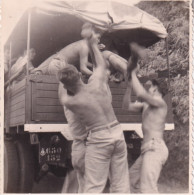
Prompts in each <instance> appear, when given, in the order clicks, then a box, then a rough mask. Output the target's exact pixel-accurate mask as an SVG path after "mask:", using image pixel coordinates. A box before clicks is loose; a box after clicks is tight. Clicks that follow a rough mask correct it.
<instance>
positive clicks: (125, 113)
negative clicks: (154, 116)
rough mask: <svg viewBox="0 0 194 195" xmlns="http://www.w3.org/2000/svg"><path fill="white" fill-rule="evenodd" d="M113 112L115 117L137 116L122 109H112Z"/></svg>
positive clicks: (135, 113)
mask: <svg viewBox="0 0 194 195" xmlns="http://www.w3.org/2000/svg"><path fill="white" fill-rule="evenodd" d="M114 112H115V115H127V116H129V115H137V114H139V113H137V112H130V111H128V110H124V109H122V108H114Z"/></svg>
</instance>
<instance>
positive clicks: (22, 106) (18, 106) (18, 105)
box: [10, 101, 25, 112]
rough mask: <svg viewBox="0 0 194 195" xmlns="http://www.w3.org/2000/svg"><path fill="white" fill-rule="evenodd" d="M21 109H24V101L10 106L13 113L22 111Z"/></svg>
mask: <svg viewBox="0 0 194 195" xmlns="http://www.w3.org/2000/svg"><path fill="white" fill-rule="evenodd" d="M22 108H25V101H22V102H19V103H17V104H14V105H13V106H11V108H10V111H11V112H14V111H16V110H18V109H22Z"/></svg>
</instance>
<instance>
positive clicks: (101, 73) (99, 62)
mask: <svg viewBox="0 0 194 195" xmlns="http://www.w3.org/2000/svg"><path fill="white" fill-rule="evenodd" d="M90 44H91V48H92V50H93V53H94V57H95V62H96V68H95V71H94V73H93V76H94V75H95V80H96V79H97V78H98V80H99V81H101V82H105V81H106V80H107V73H106V70H107V66H106V62H105V60H104V58H103V56H102V53H101V52H100V50H99V48H98V45H97V41H96V38H95V34H93V37H92V38H91V39H90Z"/></svg>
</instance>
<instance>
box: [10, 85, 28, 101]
mask: <svg viewBox="0 0 194 195" xmlns="http://www.w3.org/2000/svg"><path fill="white" fill-rule="evenodd" d="M22 93H25V86H23V87H21V88H19V89H17V90H15V91H14V92H11V98H14V97H16V96H19V95H21V94H22Z"/></svg>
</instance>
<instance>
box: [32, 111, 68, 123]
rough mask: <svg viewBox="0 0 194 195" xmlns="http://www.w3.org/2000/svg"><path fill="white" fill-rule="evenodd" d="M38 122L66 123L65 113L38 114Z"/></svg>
mask: <svg viewBox="0 0 194 195" xmlns="http://www.w3.org/2000/svg"><path fill="white" fill-rule="evenodd" d="M36 117H37V119H36V120H37V121H48V122H64V121H66V119H65V116H64V113H37V114H36Z"/></svg>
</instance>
